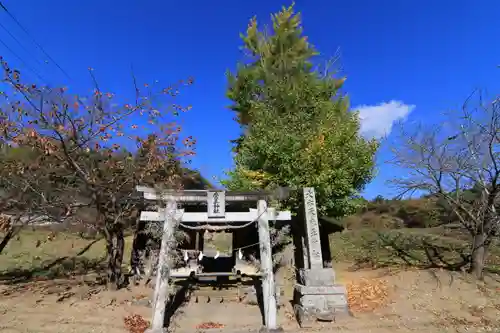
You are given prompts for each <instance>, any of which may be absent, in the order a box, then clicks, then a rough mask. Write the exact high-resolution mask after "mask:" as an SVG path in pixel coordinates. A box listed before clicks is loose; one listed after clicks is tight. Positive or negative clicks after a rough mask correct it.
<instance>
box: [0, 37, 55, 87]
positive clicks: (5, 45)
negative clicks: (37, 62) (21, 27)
mask: <svg viewBox="0 0 500 333" xmlns="http://www.w3.org/2000/svg"><path fill="white" fill-rule="evenodd" d="M0 44H2V45H3V46H4V47H5V48H6V49H7V51H9V52H10V53H12V54H13V55H14V56H15V57H16V58H17V59H18V60H19V61H20V62H21V63H22V64H23V65H24V66H25V67H26V68H27V69H28V70H29V71H31V72H32V73H33V74H35V75H36V76H37V77H38V78H39V79H40V80H42V81H43V82H45V83H46V80H45V79H44V78H43V77H42V76H41V75H40V74H38V72H37V71H36V70H34V69H33V68H32V67H31V66H30V65H29V64H28V63H27V62H26V61H24V59H23V58H21V57H20V56H19V55H18V54H17V53H16V52H15V51H14V50H12V49H11V48H10V47H9V45H7V43H5V42H4V41H3V40H2V39H0Z"/></svg>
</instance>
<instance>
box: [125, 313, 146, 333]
mask: <svg viewBox="0 0 500 333" xmlns="http://www.w3.org/2000/svg"><path fill="white" fill-rule="evenodd" d="M123 321H124V324H125V328H126V329H127V330H128V331H129V333H144V332H145V331H146V330H147V328H148V327H149V322H148V321H146V320H145V319H144V318H143V317H142V316H140V315H137V314H136V315H131V316H128V317H125V318H124V319H123Z"/></svg>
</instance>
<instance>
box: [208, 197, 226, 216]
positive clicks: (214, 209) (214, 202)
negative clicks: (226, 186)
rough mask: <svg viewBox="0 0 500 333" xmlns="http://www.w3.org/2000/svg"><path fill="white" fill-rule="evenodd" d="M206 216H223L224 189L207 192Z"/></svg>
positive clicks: (224, 204)
mask: <svg viewBox="0 0 500 333" xmlns="http://www.w3.org/2000/svg"><path fill="white" fill-rule="evenodd" d="M207 206H208V207H207V208H208V217H224V216H225V215H226V193H225V192H224V191H208V192H207Z"/></svg>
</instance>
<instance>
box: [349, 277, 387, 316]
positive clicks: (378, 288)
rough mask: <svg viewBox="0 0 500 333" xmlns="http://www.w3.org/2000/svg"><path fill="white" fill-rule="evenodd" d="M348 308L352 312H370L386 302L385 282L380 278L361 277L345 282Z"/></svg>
mask: <svg viewBox="0 0 500 333" xmlns="http://www.w3.org/2000/svg"><path fill="white" fill-rule="evenodd" d="M347 298H348V302H349V308H350V309H351V311H353V312H371V311H374V310H376V309H377V308H380V307H382V306H384V305H386V304H387V302H388V298H389V294H388V288H387V282H386V281H385V280H382V279H371V280H367V279H362V280H360V281H356V282H351V283H349V284H347Z"/></svg>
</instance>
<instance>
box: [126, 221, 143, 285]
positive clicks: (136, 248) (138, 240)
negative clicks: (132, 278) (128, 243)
mask: <svg viewBox="0 0 500 333" xmlns="http://www.w3.org/2000/svg"><path fill="white" fill-rule="evenodd" d="M145 224H146V223H145V222H144V221H140V220H139V219H138V221H137V223H136V227H135V231H134V241H133V243H132V249H131V252H130V269H131V271H132V272H131V273H132V274H133V275H142V274H144V252H145V250H146V242H147V234H146V232H145V230H144V229H145Z"/></svg>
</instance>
